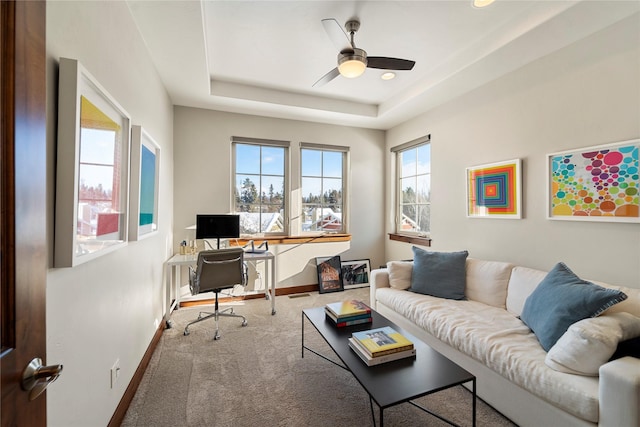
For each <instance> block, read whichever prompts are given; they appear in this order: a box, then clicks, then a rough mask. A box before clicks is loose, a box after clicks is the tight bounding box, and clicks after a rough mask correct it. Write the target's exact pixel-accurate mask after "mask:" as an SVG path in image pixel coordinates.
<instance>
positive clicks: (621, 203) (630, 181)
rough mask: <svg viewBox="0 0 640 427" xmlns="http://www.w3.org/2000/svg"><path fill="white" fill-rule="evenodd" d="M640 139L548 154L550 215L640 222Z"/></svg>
mask: <svg viewBox="0 0 640 427" xmlns="http://www.w3.org/2000/svg"><path fill="white" fill-rule="evenodd" d="M639 147H640V139H635V140H630V141H622V142H616V143H614V144H606V145H600V146H595V147H587V148H580V149H575V150H569V151H563V152H559V153H553V154H549V155H547V167H548V179H549V183H548V212H547V213H548V218H549V219H557V220H573V221H608V222H640V194H639V192H640V179H639V178H640V176H639V170H638V169H639V166H640V163H639V158H638V148H639Z"/></svg>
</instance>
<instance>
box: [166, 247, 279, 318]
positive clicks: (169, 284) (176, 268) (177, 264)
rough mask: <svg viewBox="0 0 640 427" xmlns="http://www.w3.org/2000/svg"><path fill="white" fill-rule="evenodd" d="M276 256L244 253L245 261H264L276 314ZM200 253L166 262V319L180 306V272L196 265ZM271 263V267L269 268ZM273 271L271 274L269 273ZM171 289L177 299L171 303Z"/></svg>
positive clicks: (268, 292)
mask: <svg viewBox="0 0 640 427" xmlns="http://www.w3.org/2000/svg"><path fill="white" fill-rule="evenodd" d="M275 258H276V257H275V256H274V255H273V254H272V253H271V252H262V253H250V252H245V253H244V260H245V262H253V261H264V262H265V265H264V274H265V276H266V280H268V281H269V283H267V285H270V286H271V289H269V286H265V297H266V298H267V299H270V300H271V314H272V315H274V314H276V298H275V297H276V264H275ZM197 261H198V255H197V254H196V255H180V254H177V255H174V256H172V257H171V258H169V259H168V260H167V261H166V262H165V312H164V320H165V322H168V321H169V318H170V316H171V312H172V311H173V310H174V309H175V308H177V307H180V273H181V270H182V267H184V266H190V265H196V262H197ZM269 264H271V268H269ZM269 273H271V274H269ZM171 289H173V290H174V292H175V295H176V299H175V300H174V302H173V303H171Z"/></svg>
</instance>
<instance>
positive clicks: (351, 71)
mask: <svg viewBox="0 0 640 427" xmlns="http://www.w3.org/2000/svg"><path fill="white" fill-rule="evenodd" d="M322 25H323V26H324V29H325V31H326V32H327V35H328V36H329V38H330V39H331V41H332V42H333V44H334V45H335V46H336V47H337V48H338V49H339V50H340V53H339V54H338V66H337V67H336V68H334V69H333V70H331V71H329V72H328V73H327V74H325V75H324V76H322V77H321V78H320V80H318V81H317V82H315V83H314V84H313V87H318V86H323V85H325V84H327V83H329V82H330V81H331V80H333V79H335V78H336V77H338V76H339V75H342V76H344V77H347V78H354V77H358V76H360V75H362V73H364V70H365V69H366V68H378V69H382V70H411V69H412V68H413V66H414V65H415V64H416V62H415V61H411V60H408V59H399V58H389V57H386V56H367V52H365V51H364V50H363V49H359V48H357V47H356V44H355V42H354V41H353V37H354V35H355V34H356V32H357V31H358V30H359V29H360V21H358V20H355V19H352V20H350V21H347V23H346V24H345V26H344V27H345V29H346V30H347V33H349V35H347V33H345V32H344V30H343V29H342V27H341V26H340V24H338V21H336V20H335V19H333V18H328V19H323V20H322Z"/></svg>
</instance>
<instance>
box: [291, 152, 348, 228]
mask: <svg viewBox="0 0 640 427" xmlns="http://www.w3.org/2000/svg"><path fill="white" fill-rule="evenodd" d="M303 150H314V151H320V152H321V153H324V152H334V153H335V152H338V153H341V154H342V177H341V180H342V203H341V209H342V212H341V222H342V228H341V229H339V230H326V229H321V230H309V231H304V230H303V229H302V221H301V222H300V234H301V235H321V234H328V233H330V234H348V233H349V183H350V179H349V171H350V170H351V165H350V149H349V147H347V146H341V145H329V144H317V143H311V142H301V143H300V151H299V153H300V174H299V176H298V178H299V188H300V198H299V203H300V212H299V214H300V215H301V218H304V210H303V208H304V202H303V201H302V197H303V196H304V195H303V188H302V180H303V178H305V177H309V178H311V176H305V175H303V170H302V151H303ZM321 173H322V171H321ZM323 177H324V175H320V177H319V178H320V179H323ZM313 178H317V177H316V176H314V177H313ZM322 208H324V205H323V206H322Z"/></svg>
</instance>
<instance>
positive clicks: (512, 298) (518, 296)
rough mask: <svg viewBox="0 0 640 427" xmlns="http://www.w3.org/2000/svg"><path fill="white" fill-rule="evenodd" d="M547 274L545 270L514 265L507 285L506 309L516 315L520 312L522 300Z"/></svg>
mask: <svg viewBox="0 0 640 427" xmlns="http://www.w3.org/2000/svg"><path fill="white" fill-rule="evenodd" d="M546 276H547V272H546V271H542V270H536V269H533V268H528V267H519V266H517V267H514V268H513V270H511V277H510V278H509V285H508V286H507V310H508V311H509V312H510V313H513V314H514V315H516V316H520V315H521V314H522V309H523V308H524V302H525V301H526V300H527V298H528V297H529V295H531V293H532V292H533V291H534V289H535V288H536V287H537V286H538V285H539V284H540V282H542V279H544V278H545V277H546Z"/></svg>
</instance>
